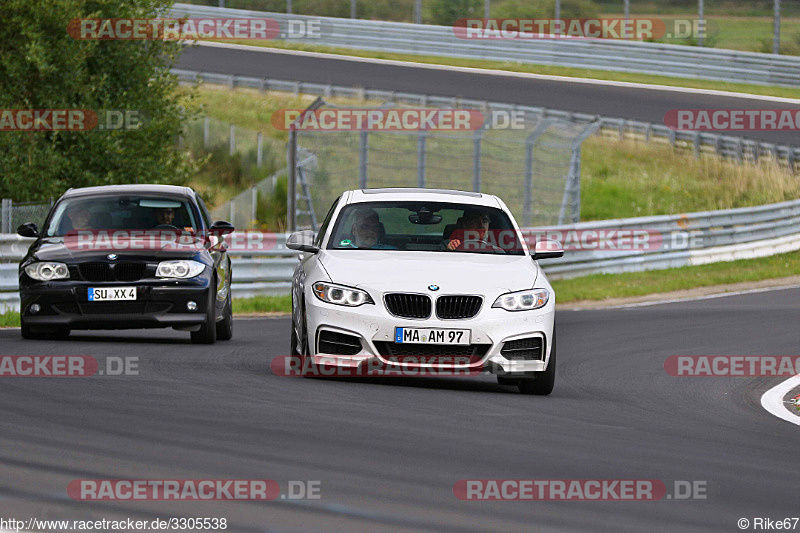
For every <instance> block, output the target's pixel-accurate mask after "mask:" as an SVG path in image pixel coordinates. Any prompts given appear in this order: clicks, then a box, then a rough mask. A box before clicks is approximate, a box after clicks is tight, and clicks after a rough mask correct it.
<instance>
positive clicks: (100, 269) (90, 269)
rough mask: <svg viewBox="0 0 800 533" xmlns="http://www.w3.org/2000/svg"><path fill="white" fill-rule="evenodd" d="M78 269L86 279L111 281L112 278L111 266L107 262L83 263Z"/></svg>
mask: <svg viewBox="0 0 800 533" xmlns="http://www.w3.org/2000/svg"><path fill="white" fill-rule="evenodd" d="M78 271H79V272H80V273H81V277H82V278H83V279H85V280H86V281H110V278H111V268H110V267H109V266H108V264H107V263H81V264H79V265H78Z"/></svg>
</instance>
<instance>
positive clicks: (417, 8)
mask: <svg viewBox="0 0 800 533" xmlns="http://www.w3.org/2000/svg"><path fill="white" fill-rule="evenodd" d="M414 22H415V23H417V24H422V0H416V1H415V2H414Z"/></svg>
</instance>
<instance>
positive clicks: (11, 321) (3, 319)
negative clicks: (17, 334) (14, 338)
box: [0, 311, 19, 328]
mask: <svg viewBox="0 0 800 533" xmlns="http://www.w3.org/2000/svg"><path fill="white" fill-rule="evenodd" d="M17 327H19V313H17V312H16V311H9V312H7V313H3V314H0V328H17Z"/></svg>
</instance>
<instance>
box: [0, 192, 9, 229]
mask: <svg viewBox="0 0 800 533" xmlns="http://www.w3.org/2000/svg"><path fill="white" fill-rule="evenodd" d="M2 206H3V216H2V221H0V226H2V227H0V233H11V198H3V202H2Z"/></svg>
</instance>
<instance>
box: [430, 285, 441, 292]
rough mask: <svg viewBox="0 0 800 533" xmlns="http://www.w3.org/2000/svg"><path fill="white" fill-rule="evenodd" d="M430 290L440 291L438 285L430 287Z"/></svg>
mask: <svg viewBox="0 0 800 533" xmlns="http://www.w3.org/2000/svg"><path fill="white" fill-rule="evenodd" d="M428 290H431V291H438V290H439V286H438V285H428Z"/></svg>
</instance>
